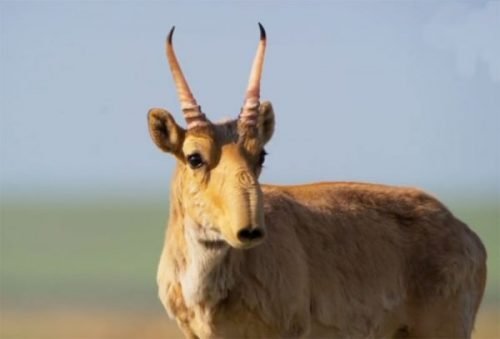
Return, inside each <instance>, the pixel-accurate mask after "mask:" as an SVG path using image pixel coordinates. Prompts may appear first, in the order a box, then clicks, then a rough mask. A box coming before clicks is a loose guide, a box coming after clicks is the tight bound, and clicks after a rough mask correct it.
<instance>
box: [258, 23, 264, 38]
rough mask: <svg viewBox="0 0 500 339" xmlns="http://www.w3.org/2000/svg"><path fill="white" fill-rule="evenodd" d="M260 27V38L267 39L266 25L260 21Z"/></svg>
mask: <svg viewBox="0 0 500 339" xmlns="http://www.w3.org/2000/svg"><path fill="white" fill-rule="evenodd" d="M259 29H260V40H266V30H265V29H264V26H262V24H261V23H260V22H259Z"/></svg>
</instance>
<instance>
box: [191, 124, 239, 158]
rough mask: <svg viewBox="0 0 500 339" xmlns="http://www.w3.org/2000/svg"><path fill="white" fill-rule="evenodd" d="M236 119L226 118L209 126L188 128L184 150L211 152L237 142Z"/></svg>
mask: <svg viewBox="0 0 500 339" xmlns="http://www.w3.org/2000/svg"><path fill="white" fill-rule="evenodd" d="M238 139H239V137H238V128H237V120H227V121H222V122H218V123H214V124H212V125H211V126H210V128H200V129H195V130H188V132H187V135H186V139H185V141H184V145H183V149H184V152H187V153H189V152H191V151H193V150H199V151H202V152H208V153H211V152H213V151H215V150H217V149H222V148H224V146H225V145H230V144H236V143H237V142H238Z"/></svg>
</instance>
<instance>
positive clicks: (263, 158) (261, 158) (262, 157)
mask: <svg viewBox="0 0 500 339" xmlns="http://www.w3.org/2000/svg"><path fill="white" fill-rule="evenodd" d="M266 155H267V152H266V151H265V150H262V152H260V155H259V166H261V167H262V165H264V161H266Z"/></svg>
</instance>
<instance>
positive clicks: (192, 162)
mask: <svg viewBox="0 0 500 339" xmlns="http://www.w3.org/2000/svg"><path fill="white" fill-rule="evenodd" d="M186 160H187V162H188V164H189V167H191V168H192V169H196V168H200V167H201V166H203V165H204V164H205V162H204V161H203V158H202V157H201V155H200V153H196V152H195V153H192V154H190V155H188V156H187V158H186Z"/></svg>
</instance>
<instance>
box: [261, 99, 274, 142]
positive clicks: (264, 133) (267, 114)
mask: <svg viewBox="0 0 500 339" xmlns="http://www.w3.org/2000/svg"><path fill="white" fill-rule="evenodd" d="M258 122H259V134H260V135H261V138H262V144H263V145H265V144H266V143H267V142H268V141H269V140H271V137H272V136H273V133H274V110H273V106H272V105H271V103H270V102H269V101H264V102H263V103H261V104H260V106H259V119H258Z"/></svg>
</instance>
